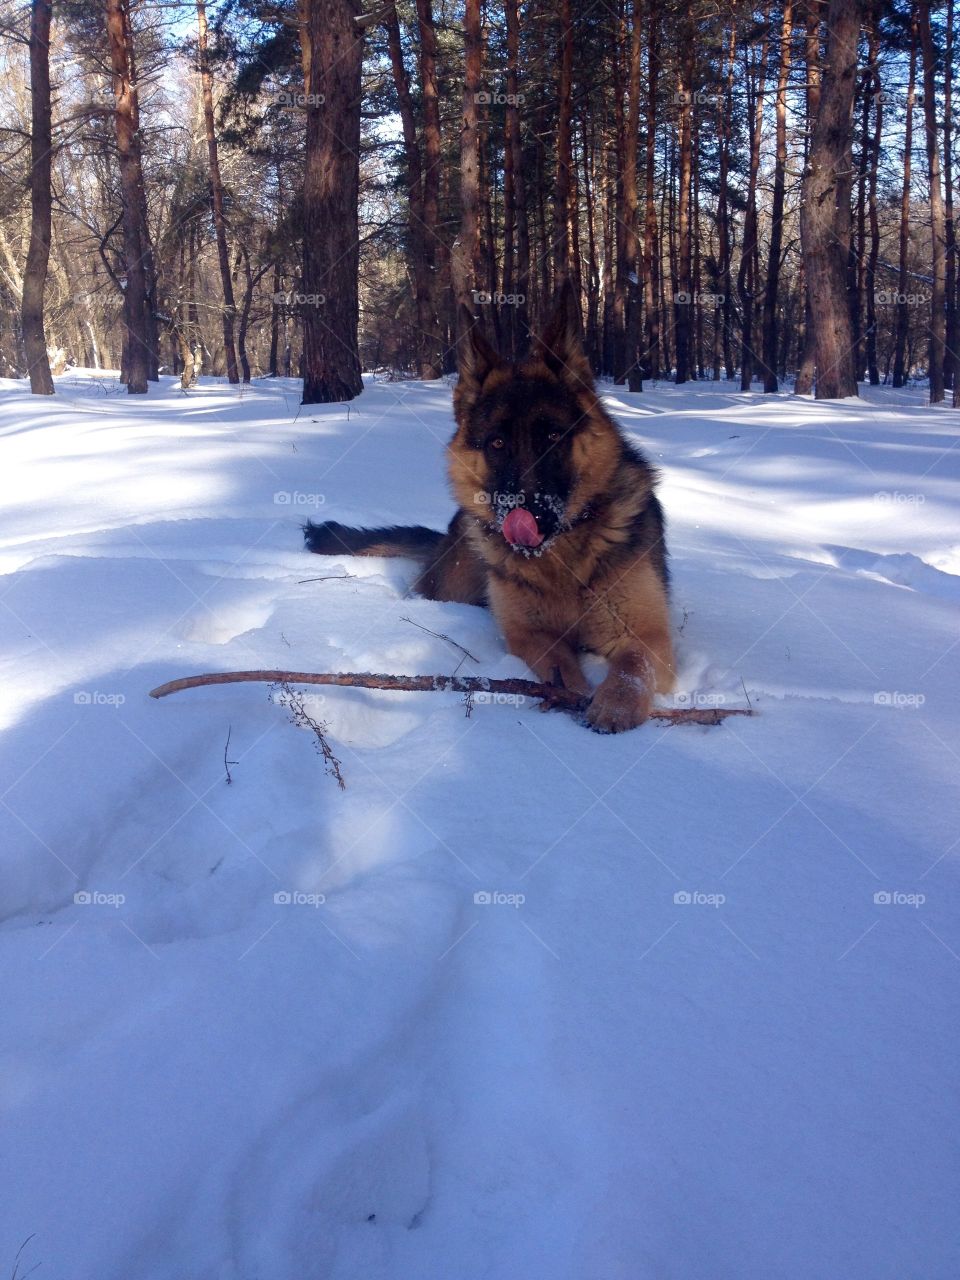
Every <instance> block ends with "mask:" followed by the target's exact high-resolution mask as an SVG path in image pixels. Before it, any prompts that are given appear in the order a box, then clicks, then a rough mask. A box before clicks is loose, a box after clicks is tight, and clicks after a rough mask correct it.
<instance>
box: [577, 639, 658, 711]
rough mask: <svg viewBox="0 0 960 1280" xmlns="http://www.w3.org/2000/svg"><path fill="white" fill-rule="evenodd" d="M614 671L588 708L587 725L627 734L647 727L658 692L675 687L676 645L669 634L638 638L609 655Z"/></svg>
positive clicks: (605, 679) (603, 682)
mask: <svg viewBox="0 0 960 1280" xmlns="http://www.w3.org/2000/svg"><path fill="white" fill-rule="evenodd" d="M609 661H610V670H609V671H608V672H607V675H606V677H605V678H604V680H603V681H602V682H601V684H600V685H599V686H598V687H597V691H596V693H595V694H594V695H593V697H592V698H591V699H590V705H589V707H588V708H587V722H588V724H589V725H590V726H591V728H593V729H596V730H597V732H598V733H623V731H624V730H625V729H635V728H636V727H637V725H640V724H643V722H644V720H646V718H647V716H649V714H650V708H651V706H652V704H653V695H654V693H657V692H659V693H667V692H669V690H670V689H672V688H673V683H674V671H673V645H672V643H671V640H670V634H669V632H668V631H663V632H655V633H653V634H651V635H647V636H641V637H637V638H636V640H635V641H633V642H632V643H631V645H630V646H629V647H626V648H623V649H620V650H616V651H615V652H614V653H612V654H610V655H609Z"/></svg>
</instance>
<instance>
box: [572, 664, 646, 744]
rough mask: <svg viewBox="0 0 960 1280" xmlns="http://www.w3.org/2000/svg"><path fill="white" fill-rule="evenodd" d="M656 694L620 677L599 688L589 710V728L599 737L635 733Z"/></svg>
mask: <svg viewBox="0 0 960 1280" xmlns="http://www.w3.org/2000/svg"><path fill="white" fill-rule="evenodd" d="M652 701H653V694H652V693H651V691H650V688H649V686H648V685H647V683H646V681H644V680H640V679H637V678H636V677H635V676H624V675H622V674H620V673H617V674H615V675H610V676H608V677H607V678H606V680H604V681H603V683H602V684H601V685H600V686H599V688H598V689H597V691H596V693H595V694H594V695H593V697H592V698H591V699H590V705H589V706H588V707H587V724H589V726H590V728H591V729H593V730H595V731H596V732H597V733H624V732H625V731H626V730H627V729H636V727H637V725H640V724H643V722H644V720H646V718H647V716H648V715H649V714H650V705H651V703H652Z"/></svg>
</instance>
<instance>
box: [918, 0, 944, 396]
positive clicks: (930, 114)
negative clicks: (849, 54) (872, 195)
mask: <svg viewBox="0 0 960 1280" xmlns="http://www.w3.org/2000/svg"><path fill="white" fill-rule="evenodd" d="M917 19H918V23H919V30H920V50H921V53H922V54H923V122H924V132H925V134H926V142H927V177H928V179H929V182H930V239H931V276H932V285H931V298H930V359H929V366H930V367H929V377H930V403H931V404H940V403H941V402H942V400H943V391H944V385H943V355H944V345H945V315H944V302H945V295H946V261H945V242H946V225H945V219H944V211H943V190H942V187H941V185H940V146H939V139H938V137H937V133H938V130H937V99H936V92H937V80H936V75H937V55H936V50H935V49H934V45H933V35H932V32H931V30H930V0H919V2H918V5H917Z"/></svg>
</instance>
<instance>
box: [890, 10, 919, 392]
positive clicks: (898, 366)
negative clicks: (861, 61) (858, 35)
mask: <svg viewBox="0 0 960 1280" xmlns="http://www.w3.org/2000/svg"><path fill="white" fill-rule="evenodd" d="M918 42H919V33H918V25H917V7H916V4H914V6H913V11H912V15H911V20H910V72H909V79H908V82H907V110H906V118H905V120H904V126H903V186H902V187H901V195H900V259H899V271H898V273H897V329H896V337H895V339H894V348H893V385H894V386H895V387H902V386H903V385H904V383H905V381H906V374H907V367H908V366H907V364H906V353H907V334H908V332H909V329H910V311H909V308H908V306H907V282H908V278H907V255H908V253H909V250H910V164H911V160H912V157H913V107H914V97H915V94H916V84H917V44H918Z"/></svg>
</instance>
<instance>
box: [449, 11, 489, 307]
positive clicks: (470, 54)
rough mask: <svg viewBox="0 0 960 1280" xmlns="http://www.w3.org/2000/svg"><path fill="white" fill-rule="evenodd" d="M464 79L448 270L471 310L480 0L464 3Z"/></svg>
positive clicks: (461, 300)
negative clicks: (455, 229) (456, 208)
mask: <svg viewBox="0 0 960 1280" xmlns="http://www.w3.org/2000/svg"><path fill="white" fill-rule="evenodd" d="M463 42H464V78H463V114H462V124H461V128H460V234H459V235H458V236H457V239H456V243H455V244H454V246H453V256H452V261H451V264H450V265H451V270H452V272H453V290H454V296H455V297H456V300H457V304H458V308H459V306H465V307H467V308H469V309H471V310H472V309H473V307H474V306H475V297H474V295H475V293H476V291H477V286H478V284H480V283H481V282H480V281H478V280H477V279H476V276H475V265H476V260H477V253H478V246H479V243H480V142H479V121H478V111H477V97H478V95H479V93H480V75H481V58H482V47H483V46H482V40H481V29H480V0H466V6H465V9H464V18H463Z"/></svg>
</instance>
